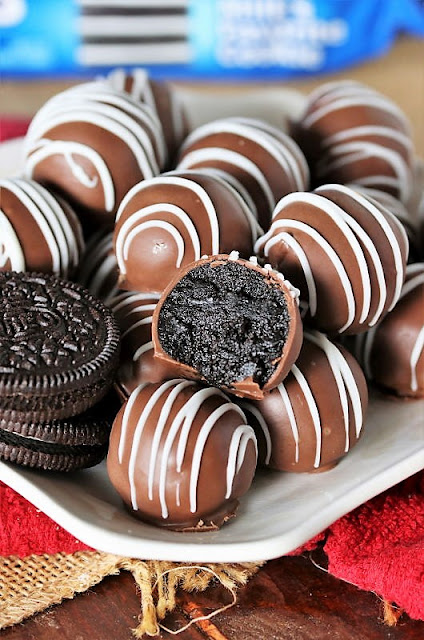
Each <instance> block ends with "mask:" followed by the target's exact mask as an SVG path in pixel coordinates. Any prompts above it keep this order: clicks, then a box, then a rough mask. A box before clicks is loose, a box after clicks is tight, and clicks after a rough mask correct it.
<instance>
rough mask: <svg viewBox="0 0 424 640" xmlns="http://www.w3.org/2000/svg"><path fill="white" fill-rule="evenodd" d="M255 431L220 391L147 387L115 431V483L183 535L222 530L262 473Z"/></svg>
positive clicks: (186, 385)
mask: <svg viewBox="0 0 424 640" xmlns="http://www.w3.org/2000/svg"><path fill="white" fill-rule="evenodd" d="M256 457H257V446H256V438H255V434H254V432H253V429H252V428H251V427H250V426H248V425H247V424H246V418H245V416H244V413H243V412H242V410H241V409H240V408H239V407H237V406H236V405H235V404H234V403H232V402H231V401H230V400H229V398H227V396H226V395H225V394H224V393H222V392H221V391H219V390H218V389H213V388H206V387H202V386H201V385H199V384H196V383H194V382H192V381H189V380H180V379H176V380H170V381H168V382H163V383H161V384H147V385H140V386H139V387H137V388H136V389H135V391H133V393H132V394H131V396H130V398H129V399H128V401H127V402H126V404H125V405H123V407H122V408H121V410H120V411H119V413H118V415H117V417H116V419H115V422H114V424H113V427H112V433H111V438H110V446H109V453H108V459H107V469H108V473H109V478H110V480H111V482H112V484H113V486H114V487H115V489H116V490H117V492H118V493H119V495H120V496H121V497H122V499H123V500H124V503H125V504H126V506H127V507H128V509H129V510H130V511H131V513H133V514H134V515H135V516H136V517H138V518H140V519H141V520H145V521H147V522H150V523H152V524H155V525H158V526H161V527H166V528H168V529H175V530H177V531H205V530H208V529H217V528H219V527H220V526H221V525H222V524H223V523H224V522H225V521H226V520H228V519H229V518H231V517H232V516H233V515H234V514H235V511H236V509H237V506H238V502H239V498H241V497H242V496H243V495H244V494H245V493H246V491H247V490H248V489H249V487H250V484H251V482H252V479H253V475H254V472H255V468H256Z"/></svg>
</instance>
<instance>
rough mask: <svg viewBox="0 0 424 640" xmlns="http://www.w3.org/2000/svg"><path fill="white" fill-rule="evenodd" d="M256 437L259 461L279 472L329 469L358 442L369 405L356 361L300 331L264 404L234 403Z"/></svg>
mask: <svg viewBox="0 0 424 640" xmlns="http://www.w3.org/2000/svg"><path fill="white" fill-rule="evenodd" d="M237 402H238V404H239V406H241V408H242V409H243V411H244V412H245V414H246V416H247V419H248V422H249V424H251V425H252V427H253V428H254V430H255V433H256V436H257V439H258V449H259V454H258V460H259V463H260V464H262V465H264V466H267V467H269V468H271V469H276V470H278V471H294V472H315V471H325V470H327V469H331V468H332V467H333V466H334V465H335V464H337V462H338V461H339V460H340V459H341V458H342V457H344V456H345V455H346V454H347V453H348V451H349V450H350V449H351V448H352V447H353V446H354V445H355V444H356V443H357V441H358V439H359V438H360V436H361V434H362V427H363V422H364V417H365V414H366V409H367V405H368V391H367V384H366V381H365V377H364V374H363V373H362V370H361V368H360V366H359V364H358V363H357V362H356V360H355V358H354V357H353V356H352V355H351V354H350V353H349V352H348V351H347V350H346V349H344V348H343V347H341V346H340V345H337V344H335V343H333V342H331V341H330V340H329V339H328V338H327V337H326V336H325V335H324V334H322V333H319V332H318V331H305V334H304V340H303V345H302V350H301V352H300V355H299V358H298V359H297V361H296V364H294V365H293V366H292V368H291V370H290V373H289V375H288V376H287V377H286V378H285V380H283V382H281V383H280V384H279V385H278V387H277V388H275V389H273V390H272V391H271V392H270V393H269V394H268V395H266V396H265V398H264V399H263V400H259V401H257V402H250V401H241V400H238V401H237Z"/></svg>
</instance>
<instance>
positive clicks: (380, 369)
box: [353, 262, 424, 398]
mask: <svg viewBox="0 0 424 640" xmlns="http://www.w3.org/2000/svg"><path fill="white" fill-rule="evenodd" d="M353 344H354V348H353V352H354V354H355V356H356V357H357V358H358V360H359V362H361V363H362V365H363V367H364V372H365V375H366V376H367V378H368V380H370V381H371V382H374V383H375V384H376V385H378V386H379V387H381V388H382V389H384V390H385V391H386V392H391V393H395V394H397V395H399V396H402V397H403V396H405V397H410V398H420V397H422V396H424V263H422V262H421V263H415V264H409V265H408V266H407V267H406V278H405V283H404V285H403V287H402V291H401V294H400V298H399V300H398V302H397V304H396V306H395V308H394V309H393V311H391V312H390V313H388V314H387V315H386V316H385V318H384V319H383V320H382V322H380V323H379V324H378V325H377V326H375V327H373V328H372V329H370V330H369V331H368V332H367V333H363V334H361V335H359V336H355V338H354V342H353Z"/></svg>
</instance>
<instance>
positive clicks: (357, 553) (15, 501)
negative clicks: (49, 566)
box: [0, 119, 424, 620]
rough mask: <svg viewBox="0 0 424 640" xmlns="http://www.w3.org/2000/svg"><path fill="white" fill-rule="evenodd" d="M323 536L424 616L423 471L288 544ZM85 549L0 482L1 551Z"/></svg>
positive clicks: (15, 126)
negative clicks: (324, 528)
mask: <svg viewBox="0 0 424 640" xmlns="http://www.w3.org/2000/svg"><path fill="white" fill-rule="evenodd" d="M27 126H28V120H22V119H21V120H14V121H13V120H10V119H8V120H6V119H3V120H2V121H1V122H0V139H3V140H5V139H6V138H8V137H13V136H17V135H23V134H24V133H25V130H26V127H27ZM319 544H323V548H324V551H325V552H326V554H327V556H328V569H329V572H330V573H331V574H333V575H334V576H336V577H338V578H341V579H342V580H346V581H348V582H352V583H353V584H355V585H357V586H358V587H360V588H361V589H365V590H368V591H374V592H375V593H378V594H379V595H380V596H381V597H383V598H384V599H385V600H388V601H389V602H395V603H396V604H397V605H398V606H399V607H401V608H402V609H404V610H405V611H406V612H407V613H408V614H409V615H410V616H411V618H414V619H419V620H424V472H421V473H419V474H417V475H415V476H413V477H412V478H409V479H408V480H406V481H404V482H401V483H400V484H398V485H396V486H395V487H393V488H392V489H390V490H389V491H386V492H385V493H383V494H381V495H379V496H377V497H376V498H374V499H373V500H370V501H369V502H366V503H365V504H363V505H362V506H360V507H358V508H357V509H355V510H354V511H352V512H351V513H349V514H348V515H346V516H344V517H343V518H341V519H340V520H337V522H335V523H334V524H333V525H331V527H329V528H328V530H327V531H324V532H323V533H321V534H320V535H318V536H316V537H315V538H313V539H312V540H310V541H309V542H308V543H307V544H306V545H303V546H302V547H300V548H299V549H296V551H294V552H293V554H292V555H299V554H301V553H303V552H304V551H308V550H311V549H314V548H316V547H317V546H318V545H319ZM84 549H90V547H87V545H85V544H83V543H82V542H80V541H79V540H77V539H76V538H74V537H73V536H71V535H70V534H69V533H67V532H66V531H65V530H64V529H62V528H61V527H59V525H57V524H56V523H55V522H53V520H51V519H50V518H48V517H47V516H46V515H45V514H44V513H42V512H41V511H40V510H39V509H36V508H35V507H34V506H33V505H31V504H30V503H29V502H27V501H26V500H25V499H24V498H22V497H21V496H19V495H18V494H17V493H15V492H14V491H13V490H12V489H10V488H9V487H7V486H6V485H3V484H1V483H0V555H3V556H8V555H17V556H21V557H24V556H27V555H30V554H44V553H49V554H52V553H59V552H65V553H74V552H75V551H81V550H84Z"/></svg>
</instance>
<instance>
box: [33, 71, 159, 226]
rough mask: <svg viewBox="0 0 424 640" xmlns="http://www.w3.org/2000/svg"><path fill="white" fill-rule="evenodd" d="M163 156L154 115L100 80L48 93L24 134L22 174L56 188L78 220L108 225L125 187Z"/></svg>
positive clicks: (151, 172)
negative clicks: (71, 204)
mask: <svg viewBox="0 0 424 640" xmlns="http://www.w3.org/2000/svg"><path fill="white" fill-rule="evenodd" d="M165 162H166V149H165V143H164V138H163V131H162V127H161V124H160V122H159V120H158V118H157V116H156V115H155V113H154V112H153V111H152V110H151V109H150V108H149V107H146V106H145V105H143V104H141V103H137V102H136V101H134V100H133V99H132V98H131V97H130V96H129V95H128V94H125V93H121V92H119V91H115V90H114V89H113V88H112V87H110V86H109V85H108V84H107V83H103V82H91V83H86V84H83V85H78V86H76V87H72V88H71V89H68V90H66V91H64V92H62V93H60V94H58V95H56V96H54V97H53V98H51V99H50V100H49V101H48V102H46V103H45V104H44V106H43V107H42V108H41V109H40V110H39V111H38V113H37V114H36V115H35V117H34V118H33V120H32V122H31V124H30V127H29V129H28V133H27V136H26V138H25V168H24V170H25V175H26V176H27V177H32V178H34V179H35V180H37V181H38V182H41V183H43V184H45V185H47V186H49V185H50V186H52V187H54V188H55V189H56V190H57V191H59V192H60V193H62V194H63V195H64V196H65V197H66V198H67V199H68V200H69V201H70V202H72V203H73V204H74V205H75V208H76V209H77V210H78V213H79V214H80V213H81V217H82V218H84V219H87V218H88V220H89V221H90V222H95V223H100V224H102V225H106V226H109V227H111V226H113V223H114V219H115V214H116V211H117V209H118V206H119V203H120V202H121V200H122V198H123V197H124V195H125V194H126V193H127V191H128V190H129V189H130V188H131V187H132V186H134V185H135V184H137V183H138V182H139V181H140V180H143V179H146V178H151V177H153V176H155V175H157V174H159V173H160V171H161V170H162V169H163V167H164V165H165Z"/></svg>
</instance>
